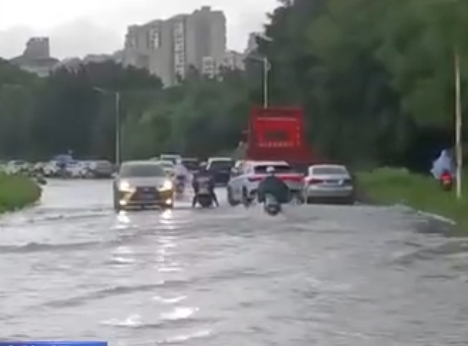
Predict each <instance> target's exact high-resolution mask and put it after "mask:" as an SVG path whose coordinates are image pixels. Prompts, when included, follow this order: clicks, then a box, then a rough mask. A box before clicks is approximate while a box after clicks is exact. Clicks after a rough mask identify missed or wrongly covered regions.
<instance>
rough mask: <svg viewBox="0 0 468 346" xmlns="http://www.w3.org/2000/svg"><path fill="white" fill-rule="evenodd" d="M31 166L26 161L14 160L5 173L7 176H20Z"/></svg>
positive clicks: (10, 162) (7, 166)
mask: <svg viewBox="0 0 468 346" xmlns="http://www.w3.org/2000/svg"><path fill="white" fill-rule="evenodd" d="M28 167H29V165H28V163H27V162H26V161H23V160H12V161H9V162H8V163H7V165H6V167H5V172H6V173H7V174H18V173H20V172H21V171H24V170H26V169H28Z"/></svg>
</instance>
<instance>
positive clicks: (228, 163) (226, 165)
mask: <svg viewBox="0 0 468 346" xmlns="http://www.w3.org/2000/svg"><path fill="white" fill-rule="evenodd" d="M209 166H210V168H211V169H231V168H232V167H233V166H234V161H232V160H213V161H211V162H210V164H209Z"/></svg>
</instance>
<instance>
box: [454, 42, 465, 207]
mask: <svg viewBox="0 0 468 346" xmlns="http://www.w3.org/2000/svg"><path fill="white" fill-rule="evenodd" d="M454 62H455V71H454V72H455V151H456V162H457V177H456V184H457V186H456V188H457V198H458V199H461V198H462V175H463V174H462V172H463V143H462V107H461V87H460V54H459V52H458V49H457V48H455V50H454Z"/></svg>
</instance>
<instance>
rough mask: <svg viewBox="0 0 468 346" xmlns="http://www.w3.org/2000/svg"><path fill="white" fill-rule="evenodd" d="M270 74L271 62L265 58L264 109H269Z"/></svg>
mask: <svg viewBox="0 0 468 346" xmlns="http://www.w3.org/2000/svg"><path fill="white" fill-rule="evenodd" d="M269 72H270V62H269V61H268V58H267V57H266V56H265V57H263V107H264V108H267V107H268V73H269Z"/></svg>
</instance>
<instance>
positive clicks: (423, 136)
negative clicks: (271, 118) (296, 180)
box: [0, 0, 468, 168]
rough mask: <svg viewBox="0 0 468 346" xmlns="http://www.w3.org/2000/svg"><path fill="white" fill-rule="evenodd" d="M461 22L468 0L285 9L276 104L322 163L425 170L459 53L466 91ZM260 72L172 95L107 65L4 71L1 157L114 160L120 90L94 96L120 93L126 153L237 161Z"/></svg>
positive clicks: (274, 79)
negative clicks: (226, 156) (35, 72)
mask: <svg viewBox="0 0 468 346" xmlns="http://www.w3.org/2000/svg"><path fill="white" fill-rule="evenodd" d="M465 19H468V3H467V2H465V1H462V0H458V1H457V0H392V1H375V0H294V1H293V0H289V1H288V0H283V1H281V4H280V5H279V7H278V8H277V9H276V10H275V11H274V12H273V13H272V14H270V16H269V23H268V24H267V25H266V28H265V34H266V35H267V36H269V37H270V38H272V41H259V44H260V46H259V51H258V52H254V53H253V54H259V55H266V56H267V57H268V59H269V61H270V62H271V66H272V67H271V70H270V85H269V87H270V101H271V103H272V104H281V105H283V104H289V105H300V106H303V107H304V109H305V110H306V115H307V122H308V127H309V128H308V135H309V139H310V142H311V144H312V145H314V146H316V147H317V148H319V150H320V151H321V152H322V153H323V154H324V155H326V156H329V157H331V158H335V159H340V160H344V161H347V162H352V163H357V164H403V165H407V166H408V165H412V166H414V167H416V168H421V166H422V167H424V168H425V165H427V164H428V162H429V161H430V158H432V157H433V156H434V155H436V154H437V152H438V150H440V148H441V147H443V146H448V145H450V144H451V143H452V142H453V135H454V95H455V93H454V56H455V54H456V53H458V54H459V55H460V57H461V66H462V71H461V72H462V81H463V83H462V86H464V84H465V81H466V78H467V77H468V68H467V66H468V50H467V48H468V40H467V39H466V37H465V36H466V35H468V20H465ZM261 67H262V66H261V64H260V63H259V62H258V61H256V60H255V59H250V60H248V64H247V71H245V72H241V71H223V73H222V76H221V77H222V78H221V79H220V80H209V79H207V78H205V77H203V76H200V75H199V74H198V73H197V71H195V70H192V71H190V73H189V75H188V76H187V78H186V80H185V81H184V82H183V83H182V84H180V85H179V86H177V87H173V88H168V89H162V87H161V83H160V81H159V79H157V78H153V77H151V76H149V75H148V74H147V73H146V72H144V71H142V70H137V69H124V68H122V67H120V66H118V65H115V64H113V63H111V62H107V63H100V64H97V63H93V64H89V65H86V66H82V67H81V68H80V69H79V70H77V71H70V70H64V69H62V70H59V71H57V72H55V73H54V74H52V75H51V76H50V77H48V78H46V79H38V78H34V77H32V76H30V75H28V74H27V73H23V72H20V71H17V70H15V69H14V68H13V67H12V66H9V65H8V64H6V63H5V62H2V63H0V155H3V156H9V157H19V156H29V157H46V156H49V155H51V154H55V153H57V152H61V151H64V150H68V149H71V150H73V151H74V152H75V153H76V154H77V155H79V156H87V157H90V156H95V157H96V156H97V157H108V158H110V159H112V158H113V155H114V154H113V152H114V141H115V138H114V126H115V102H114V94H113V93H112V92H109V93H104V92H99V91H96V90H95V89H94V88H95V87H99V88H103V89H107V90H111V91H116V90H118V91H120V92H121V99H122V104H121V114H122V124H123V154H124V157H127V158H128V157H148V156H154V155H156V154H158V153H159V152H161V151H173V150H177V151H181V152H183V153H185V154H187V155H200V156H206V155H210V154H215V153H220V152H223V151H232V149H233V148H234V147H235V146H236V145H237V144H238V142H239V140H240V139H241V132H242V129H244V128H245V126H246V124H247V117H248V110H249V106H250V105H252V104H254V103H257V104H260V103H261V102H262V91H261V90H262V78H261V77H262V75H261V73H262V70H261ZM2 84H3V85H2ZM462 91H463V95H462V96H463V100H464V101H465V102H464V103H463V104H464V105H467V104H468V103H466V101H467V100H468V97H467V93H466V92H465V89H464V88H463V90H462ZM466 108H467V107H466V106H464V110H465V112H464V113H466V111H467V110H468V109H466ZM465 118H466V117H465ZM465 130H466V127H465ZM465 132H466V131H465ZM414 167H413V168H414Z"/></svg>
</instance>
